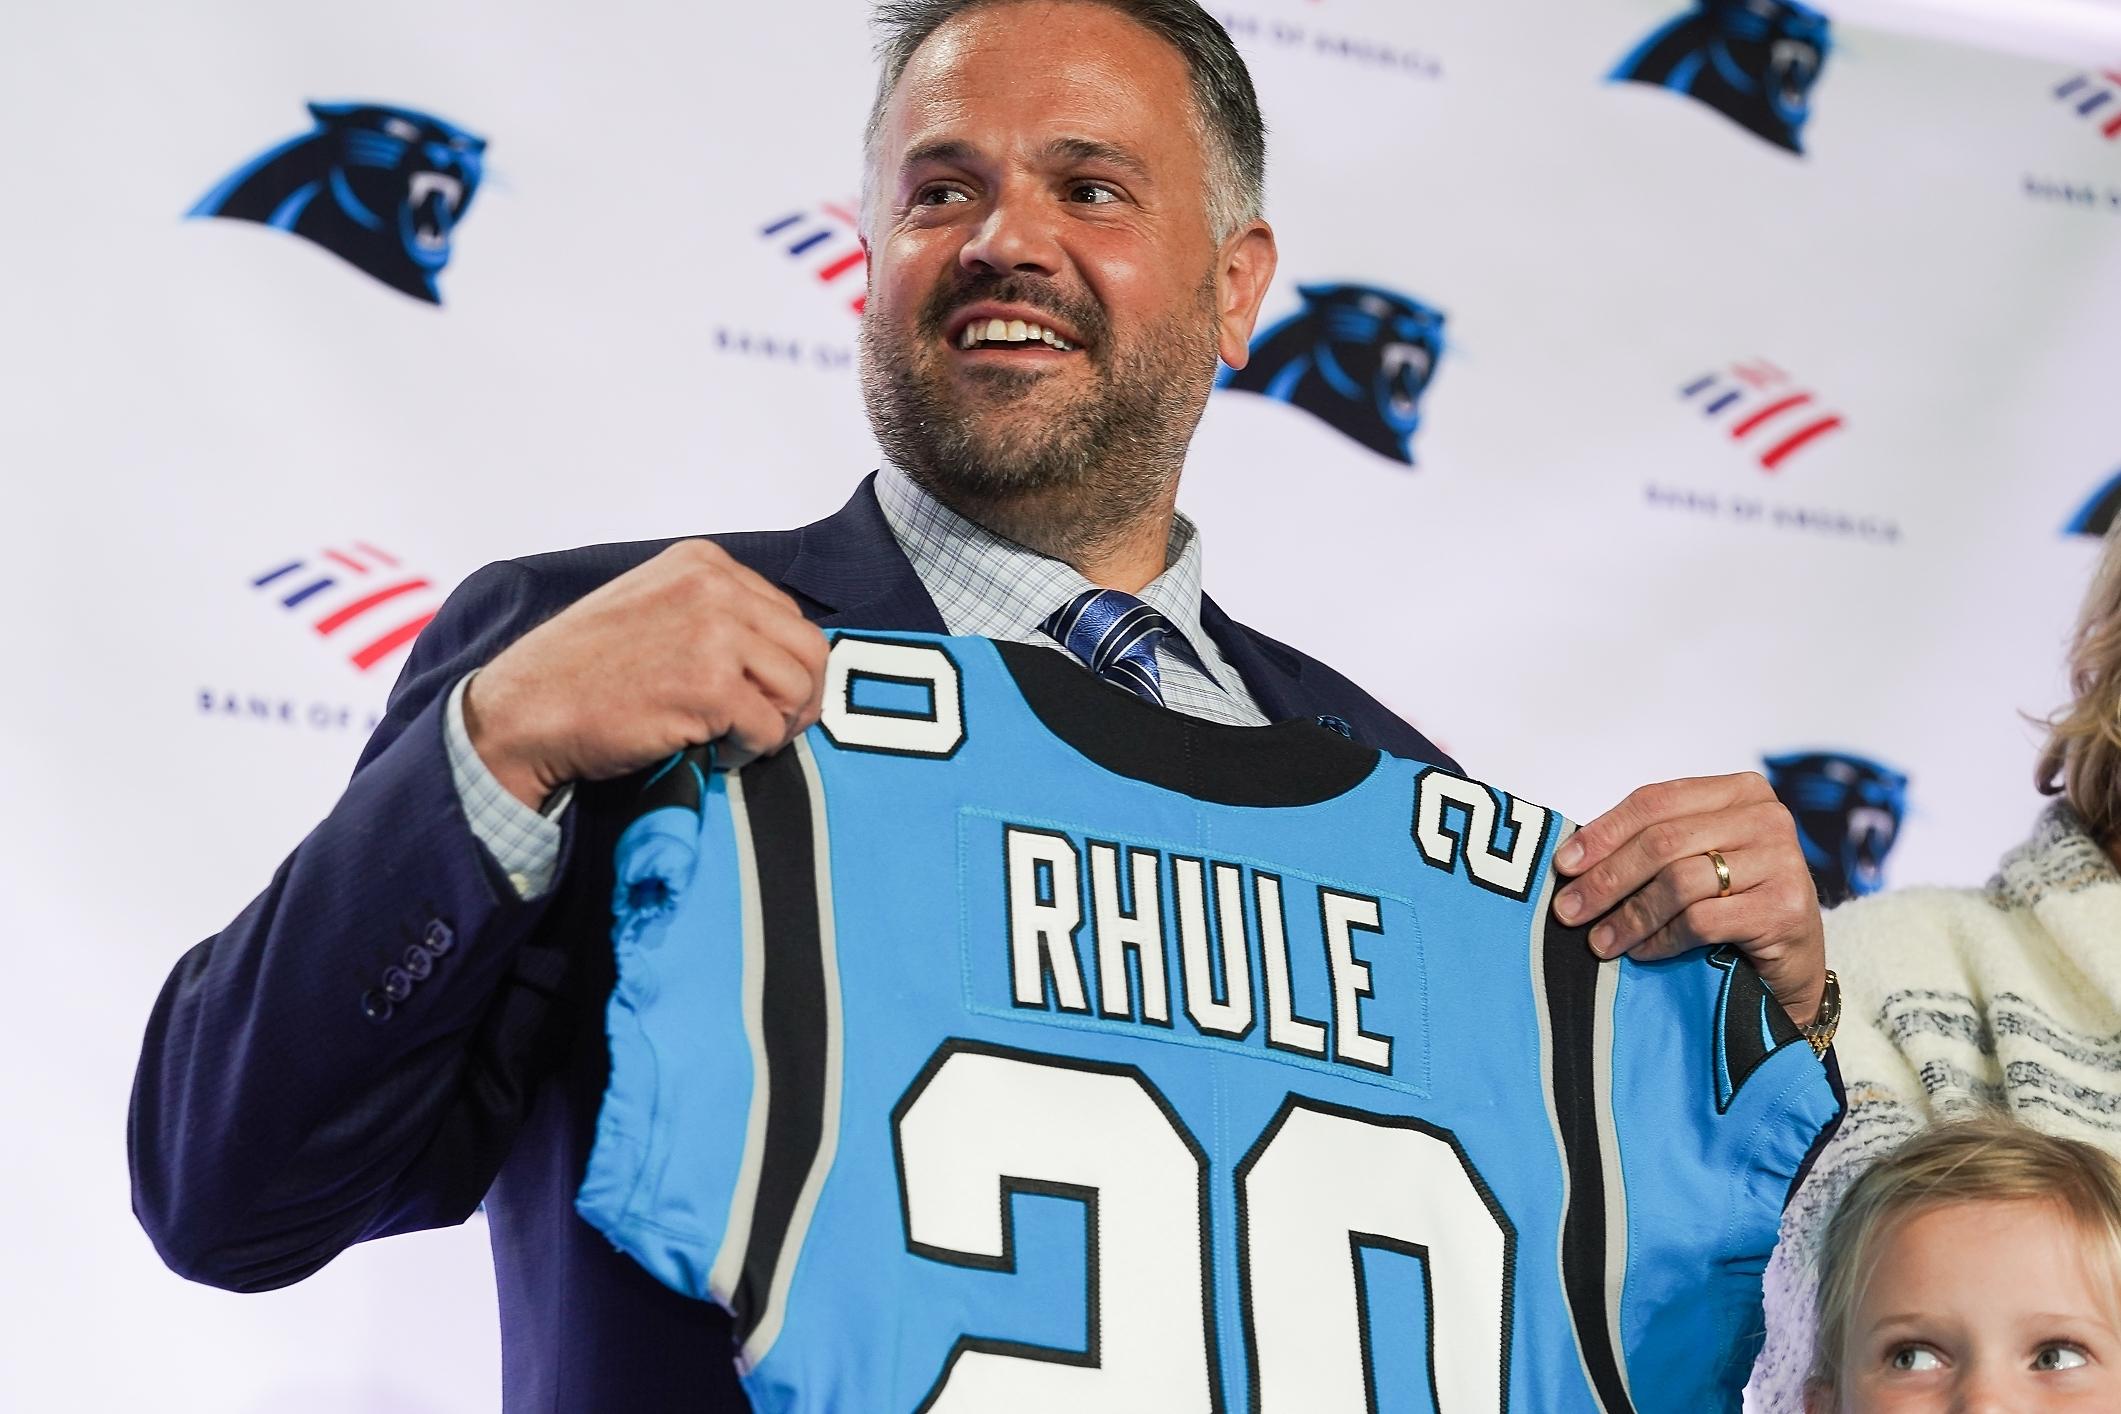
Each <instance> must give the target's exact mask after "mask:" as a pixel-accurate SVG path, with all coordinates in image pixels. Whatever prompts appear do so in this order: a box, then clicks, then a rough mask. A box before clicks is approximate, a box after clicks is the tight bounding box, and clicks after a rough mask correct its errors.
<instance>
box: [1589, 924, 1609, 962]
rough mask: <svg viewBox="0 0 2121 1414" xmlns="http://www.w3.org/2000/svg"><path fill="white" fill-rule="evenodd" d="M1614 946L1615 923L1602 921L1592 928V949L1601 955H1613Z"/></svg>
mask: <svg viewBox="0 0 2121 1414" xmlns="http://www.w3.org/2000/svg"><path fill="white" fill-rule="evenodd" d="M1612 947H1613V925H1612V924H1610V923H1601V924H1599V925H1598V926H1597V927H1596V928H1593V929H1592V930H1591V951H1592V952H1594V953H1597V954H1598V955H1599V956H1600V957H1611V956H1612Z"/></svg>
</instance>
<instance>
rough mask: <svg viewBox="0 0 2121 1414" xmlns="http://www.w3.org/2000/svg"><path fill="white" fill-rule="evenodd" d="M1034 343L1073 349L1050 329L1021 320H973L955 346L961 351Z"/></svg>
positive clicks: (961, 333)
mask: <svg viewBox="0 0 2121 1414" xmlns="http://www.w3.org/2000/svg"><path fill="white" fill-rule="evenodd" d="M1034 343H1036V344H1044V345H1046V347H1048V348H1053V349H1060V350H1062V351H1063V352H1066V351H1067V350H1069V349H1072V348H1074V347H1075V345H1073V344H1071V343H1069V342H1068V341H1067V340H1066V339H1063V338H1062V337H1061V336H1060V335H1058V334H1056V333H1054V332H1053V331H1052V330H1051V329H1048V328H1045V327H1044V326H1042V325H1038V324H1028V323H1026V322H1025V321H1023V320H1021V319H988V320H985V321H982V320H978V319H975V320H973V321H972V322H971V323H969V324H967V325H966V326H965V327H964V329H963V330H962V331H961V332H960V333H959V334H958V336H957V346H958V347H959V348H961V349H976V348H978V347H979V346H980V345H981V344H1034Z"/></svg>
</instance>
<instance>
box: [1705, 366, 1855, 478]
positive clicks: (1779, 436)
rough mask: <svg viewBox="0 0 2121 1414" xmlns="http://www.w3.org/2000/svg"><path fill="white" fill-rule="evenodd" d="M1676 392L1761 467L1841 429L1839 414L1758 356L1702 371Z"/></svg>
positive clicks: (1773, 467) (1778, 463) (1771, 467)
mask: <svg viewBox="0 0 2121 1414" xmlns="http://www.w3.org/2000/svg"><path fill="white" fill-rule="evenodd" d="M1679 396H1680V398H1681V399H1682V400H1684V401H1686V402H1688V403H1690V404H1692V405H1693V406H1695V407H1697V408H1699V409H1700V410H1701V413H1702V416H1704V417H1707V418H1710V419H1713V420H1714V421H1716V423H1717V424H1718V425H1719V426H1721V427H1722V428H1723V429H1724V431H1725V432H1726V433H1727V434H1728V435H1729V437H1730V439H1731V440H1732V441H1733V442H1737V443H1740V444H1742V445H1743V446H1744V448H1745V449H1746V451H1748V452H1750V453H1751V454H1752V455H1753V456H1754V458H1755V459H1756V460H1758V461H1759V463H1760V465H1761V467H1762V468H1763V469H1764V470H1767V471H1779V470H1780V469H1781V468H1782V465H1783V464H1784V463H1785V462H1787V461H1788V460H1789V459H1790V458H1791V457H1793V456H1795V455H1797V453H1798V452H1800V451H1802V450H1803V449H1804V448H1806V447H1809V446H1811V445H1812V444H1813V443H1815V442H1817V441H1819V439H1820V438H1822V437H1826V436H1829V435H1831V434H1832V433H1835V432H1838V431H1840V430H1841V427H1842V417H1841V414H1840V413H1838V412H1834V411H1831V410H1830V409H1828V408H1827V407H1826V406H1825V405H1824V404H1822V403H1821V402H1820V400H1819V397H1818V395H1817V394H1815V393H1812V392H1809V391H1807V390H1806V389H1804V388H1800V387H1798V386H1797V384H1796V382H1795V380H1793V379H1792V378H1791V377H1790V375H1789V374H1787V373H1784V372H1783V371H1782V370H1781V369H1779V368H1777V367H1776V366H1775V365H1774V364H1772V363H1769V362H1768V361H1767V360H1766V359H1764V358H1753V359H1747V360H1745V361H1744V362H1741V363H1734V364H1732V365H1731V366H1730V367H1729V368H1727V369H1724V370H1722V371H1721V372H1717V373H1705V374H1703V375H1702V376H1701V377H1699V378H1696V379H1694V380H1693V381H1692V382H1691V383H1688V384H1687V385H1686V386H1685V387H1683V388H1681V389H1680V390H1679Z"/></svg>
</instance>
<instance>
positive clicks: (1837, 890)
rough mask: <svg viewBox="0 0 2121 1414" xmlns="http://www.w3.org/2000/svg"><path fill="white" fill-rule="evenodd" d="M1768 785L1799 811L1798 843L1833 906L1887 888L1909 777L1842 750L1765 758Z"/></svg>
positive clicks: (1821, 893) (1825, 899)
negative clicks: (1887, 864) (1887, 861)
mask: <svg viewBox="0 0 2121 1414" xmlns="http://www.w3.org/2000/svg"><path fill="white" fill-rule="evenodd" d="M1766 764H1767V774H1768V783H1769V784H1770V785H1772V786H1773V787H1774V788H1775V795H1776V797H1777V798H1778V799H1780V800H1781V801H1782V803H1783V804H1784V805H1785V806H1787V807H1788V808H1789V812H1790V814H1792V815H1794V816H1796V817H1797V842H1798V843H1799V844H1801V845H1803V846H1804V862H1805V863H1806V864H1808V865H1810V866H1811V870H1812V879H1813V882H1815V883H1816V884H1817V885H1818V886H1819V901H1820V902H1821V903H1823V904H1825V905H1827V906H1828V907H1830V908H1831V907H1832V906H1833V905H1835V904H1837V903H1840V902H1842V901H1843V900H1845V899H1851V898H1861V897H1862V896H1863V895H1865V894H1874V893H1876V892H1878V890H1879V889H1881V888H1883V887H1885V856H1886V854H1887V853H1888V852H1890V851H1891V849H1892V847H1893V843H1894V841H1896V840H1897V839H1899V838H1900V821H1901V819H1902V818H1903V817H1904V816H1905V815H1906V814H1907V777H1906V776H1905V775H1903V774H1902V773H1900V772H1899V771H1895V770H1894V769H1893V768H1892V767H1890V766H1884V765H1880V764H1879V763H1878V762H1876V761H1871V760H1866V759H1865V758H1864V757H1861V756H1845V755H1842V754H1841V753H1839V752H1830V751H1811V752H1796V753H1793V754H1791V755H1788V756H1770V757H1768V758H1767V763H1766Z"/></svg>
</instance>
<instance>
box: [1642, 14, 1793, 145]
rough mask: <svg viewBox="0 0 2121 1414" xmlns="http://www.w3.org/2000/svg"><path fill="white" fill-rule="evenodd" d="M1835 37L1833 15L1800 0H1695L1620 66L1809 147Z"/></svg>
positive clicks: (1784, 141) (1785, 141) (1771, 136)
mask: <svg viewBox="0 0 2121 1414" xmlns="http://www.w3.org/2000/svg"><path fill="white" fill-rule="evenodd" d="M1831 47H1832V41H1831V40H1830V39H1829V38H1828V35H1827V21H1826V16H1825V15H1822V14H1820V13H1819V12H1818V11H1817V10H1814V9H1813V8H1811V7H1810V6H1809V5H1804V4H1801V3H1799V0H1694V10H1693V12H1692V13H1691V14H1685V15H1681V16H1680V17H1679V18H1678V19H1676V20H1671V21H1669V22H1667V23H1666V24H1665V25H1664V27H1663V28H1661V29H1659V30H1658V31H1657V32H1656V33H1654V34H1652V35H1651V36H1650V37H1649V38H1648V39H1645V40H1644V41H1643V42H1642V43H1641V44H1640V45H1639V46H1637V48H1636V50H1635V52H1634V53H1632V54H1630V55H1628V57H1627V58H1625V59H1623V60H1621V61H1620V64H1619V66H1618V67H1617V68H1615V69H1614V70H1613V73H1612V77H1613V79H1614V80H1615V81H1616V82H1631V83H1648V84H1656V85H1658V86H1659V87H1662V88H1669V89H1671V90H1673V91H1674V92H1676V93H1684V94H1686V95H1688V96H1689V97H1693V98H1698V99H1700V100H1701V101H1702V102H1703V103H1706V104H1708V105H1709V107H1711V108H1714V109H1715V110H1716V111H1717V112H1719V113H1721V114H1723V115H1724V116H1725V117H1727V118H1729V119H1731V120H1732V121H1733V122H1735V123H1737V124H1738V125H1739V126H1740V127H1743V128H1746V129H1749V130H1750V131H1752V132H1754V133H1757V134H1759V135H1760V136H1761V137H1764V138H1766V139H1767V140H1768V141H1769V142H1772V143H1774V144H1775V145H1776V146H1777V147H1786V148H1788V149H1789V150H1790V151H1792V152H1802V151H1804V144H1803V134H1804V121H1805V119H1807V118H1809V117H1810V116H1811V114H1812V89H1813V87H1814V86H1815V85H1816V84H1817V83H1818V82H1819V70H1820V67H1821V66H1822V65H1824V64H1825V63H1826V55H1827V50H1828V49H1829V48H1831Z"/></svg>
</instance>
